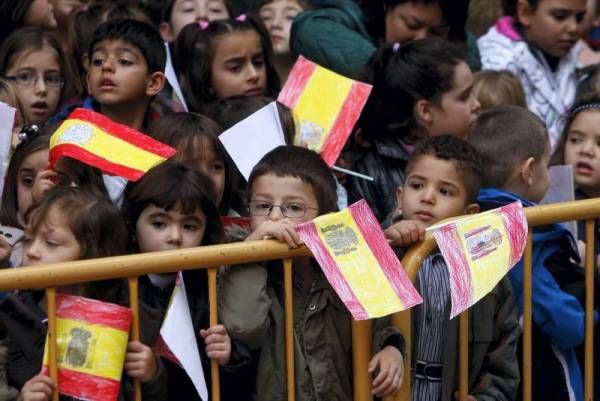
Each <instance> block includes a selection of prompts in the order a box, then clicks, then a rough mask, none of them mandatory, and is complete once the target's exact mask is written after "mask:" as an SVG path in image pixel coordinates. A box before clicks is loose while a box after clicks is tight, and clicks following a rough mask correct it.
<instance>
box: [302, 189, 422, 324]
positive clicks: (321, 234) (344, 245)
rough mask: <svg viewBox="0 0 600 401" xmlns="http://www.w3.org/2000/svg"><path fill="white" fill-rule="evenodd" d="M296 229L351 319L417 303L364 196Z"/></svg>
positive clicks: (386, 312) (394, 310)
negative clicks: (340, 209)
mask: <svg viewBox="0 0 600 401" xmlns="http://www.w3.org/2000/svg"><path fill="white" fill-rule="evenodd" d="M296 230H297V231H298V234H299V235H300V238H302V240H303V241H304V243H305V244H306V246H307V247H308V248H309V249H310V250H311V251H312V253H313V255H314V256H315V258H316V259H317V262H318V263H319V265H320V266H321V268H322V269H323V273H324V274H325V277H327V280H328V281H329V283H330V284H331V286H332V287H333V289H334V290H335V292H336V293H337V294H338V296H339V297H340V299H341V300H342V302H343V303H344V304H345V305H346V307H347V308H348V310H349V311H350V313H351V314H352V317H353V318H354V319H355V320H364V319H371V318H374V317H380V316H385V315H389V314H391V313H395V312H399V311H401V310H405V309H409V308H411V307H412V306H414V305H416V304H419V303H421V302H423V300H422V299H421V296H420V295H419V294H418V293H417V291H416V289H415V287H414V286H413V285H412V283H411V281H410V279H409V278H408V276H407V275H406V273H405V272H404V268H403V267H402V265H401V264H400V261H399V260H398V258H397V257H396V255H395V254H394V252H393V251H392V248H390V246H389V244H388V242H387V240H386V238H385V236H384V234H383V231H381V228H380V226H379V223H378V222H377V219H376V218H375V215H373V212H372V211H371V209H369V206H368V205H367V202H366V201H365V200H364V199H363V200H361V201H359V202H356V203H355V204H353V205H351V206H350V207H348V208H347V209H344V210H342V211H340V212H337V213H331V214H326V215H323V216H319V217H317V218H316V219H314V220H313V221H309V222H306V223H302V224H300V225H298V226H297V227H296Z"/></svg>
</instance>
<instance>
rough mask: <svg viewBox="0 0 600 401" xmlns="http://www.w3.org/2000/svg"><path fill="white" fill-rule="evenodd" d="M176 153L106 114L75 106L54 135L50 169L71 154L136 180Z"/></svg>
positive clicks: (51, 146)
mask: <svg viewBox="0 0 600 401" xmlns="http://www.w3.org/2000/svg"><path fill="white" fill-rule="evenodd" d="M175 152H176V150H175V149H173V148H172V147H170V146H168V145H165V144H163V143H161V142H158V141H156V140H154V139H152V138H150V137H149V136H147V135H144V134H142V133H141V132H139V131H136V130H134V129H133V128H130V127H127V126H125V125H122V124H117V123H115V122H114V121H112V120H110V119H109V118H107V117H106V116H104V115H102V114H99V113H96V112H94V111H91V110H86V109H75V110H74V111H73V112H72V113H71V114H70V115H69V117H68V118H67V119H66V120H65V121H64V122H63V123H62V124H61V125H60V126H59V127H58V129H57V130H56V132H54V134H52V138H50V168H53V167H54V165H55V164H56V162H57V160H58V159H59V158H60V157H62V156H68V157H72V158H74V159H77V160H79V161H81V162H83V163H85V164H88V165H90V166H94V167H97V168H99V169H100V170H102V171H104V172H105V173H107V174H112V175H118V176H121V177H124V178H126V179H128V180H130V181H136V180H138V179H140V178H141V177H142V176H143V175H144V174H145V173H146V172H147V171H148V170H150V169H151V168H152V167H154V166H156V165H158V164H160V163H162V162H164V161H165V160H167V159H168V158H170V157H171V156H173V155H174V154H175Z"/></svg>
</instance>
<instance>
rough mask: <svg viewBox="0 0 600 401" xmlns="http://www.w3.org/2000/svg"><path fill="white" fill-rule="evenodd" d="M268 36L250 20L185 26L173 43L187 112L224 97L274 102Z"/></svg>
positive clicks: (276, 82) (274, 82) (275, 79)
mask: <svg viewBox="0 0 600 401" xmlns="http://www.w3.org/2000/svg"><path fill="white" fill-rule="evenodd" d="M272 57H273V56H272V50H271V44H270V42H269V36H268V34H267V33H266V32H265V31H264V29H263V28H261V27H260V26H259V25H258V24H257V23H256V22H255V21H254V20H253V19H252V18H249V17H247V16H245V15H242V16H240V17H238V18H236V19H229V20H221V21H213V22H210V23H208V24H207V23H204V24H189V25H187V26H186V27H185V28H184V29H183V30H182V31H181V33H180V34H179V36H178V38H177V42H176V43H175V52H174V59H175V67H176V68H177V70H178V73H179V79H180V82H181V88H182V90H183V95H184V96H185V99H186V102H187V105H188V106H189V109H190V111H194V112H198V113H202V112H204V110H205V108H206V107H207V105H208V104H209V103H210V102H213V101H215V100H219V99H224V98H226V97H231V96H237V95H245V96H270V97H273V98H276V97H277V94H278V93H279V89H280V80H279V77H278V76H277V72H276V71H275V68H274V67H273V62H272Z"/></svg>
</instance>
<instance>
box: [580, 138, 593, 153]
mask: <svg viewBox="0 0 600 401" xmlns="http://www.w3.org/2000/svg"><path fill="white" fill-rule="evenodd" d="M580 153H582V154H585V155H592V154H593V153H594V144H593V142H592V141H583V143H582V144H581V148H580Z"/></svg>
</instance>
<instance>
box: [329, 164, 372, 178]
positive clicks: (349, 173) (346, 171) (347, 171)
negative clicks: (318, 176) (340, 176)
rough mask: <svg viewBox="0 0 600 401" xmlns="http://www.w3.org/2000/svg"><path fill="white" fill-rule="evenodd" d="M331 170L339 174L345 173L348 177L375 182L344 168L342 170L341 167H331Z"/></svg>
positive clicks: (366, 176)
mask: <svg viewBox="0 0 600 401" xmlns="http://www.w3.org/2000/svg"><path fill="white" fill-rule="evenodd" d="M331 169H332V170H335V171H338V172H340V173H345V174H348V175H353V176H354V177H358V178H362V179H363V180H367V181H375V179H374V178H373V177H369V176H368V175H364V174H361V173H357V172H356V171H352V170H346V169H345V168H342V167H339V166H331Z"/></svg>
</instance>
